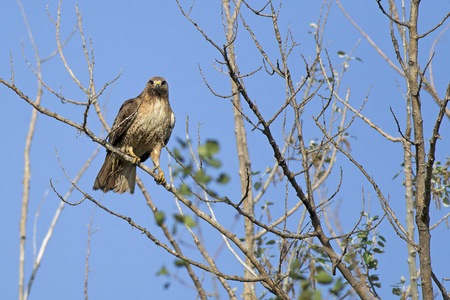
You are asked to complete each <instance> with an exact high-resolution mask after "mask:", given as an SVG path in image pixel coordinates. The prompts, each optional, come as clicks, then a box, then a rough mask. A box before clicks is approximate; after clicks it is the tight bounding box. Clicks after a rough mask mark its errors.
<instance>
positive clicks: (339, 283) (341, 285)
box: [330, 277, 345, 296]
mask: <svg viewBox="0 0 450 300" xmlns="http://www.w3.org/2000/svg"><path fill="white" fill-rule="evenodd" d="M344 287H345V283H342V278H341V277H338V279H337V280H336V282H335V284H334V286H333V287H332V288H331V290H330V292H331V293H332V294H334V295H336V296H337V295H338V294H339V292H340V291H342V290H343V289H344Z"/></svg>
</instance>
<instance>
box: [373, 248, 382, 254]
mask: <svg viewBox="0 0 450 300" xmlns="http://www.w3.org/2000/svg"><path fill="white" fill-rule="evenodd" d="M373 252H375V253H384V251H383V250H381V249H380V248H373Z"/></svg>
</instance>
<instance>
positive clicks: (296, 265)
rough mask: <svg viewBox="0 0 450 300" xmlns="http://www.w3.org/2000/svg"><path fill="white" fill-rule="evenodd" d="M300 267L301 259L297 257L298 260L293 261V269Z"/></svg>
mask: <svg viewBox="0 0 450 300" xmlns="http://www.w3.org/2000/svg"><path fill="white" fill-rule="evenodd" d="M298 267H300V260H299V259H296V260H294V261H293V262H292V265H291V270H295V269H297V268H298Z"/></svg>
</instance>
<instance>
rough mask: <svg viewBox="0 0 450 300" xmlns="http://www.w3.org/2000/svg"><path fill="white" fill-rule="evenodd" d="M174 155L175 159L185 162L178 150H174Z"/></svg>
mask: <svg viewBox="0 0 450 300" xmlns="http://www.w3.org/2000/svg"><path fill="white" fill-rule="evenodd" d="M173 155H175V157H176V158H177V159H178V160H179V161H181V162H184V158H183V156H182V155H181V153H180V151H179V150H178V149H177V148H175V149H173Z"/></svg>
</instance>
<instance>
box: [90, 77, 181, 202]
mask: <svg viewBox="0 0 450 300" xmlns="http://www.w3.org/2000/svg"><path fill="white" fill-rule="evenodd" d="M174 125H175V115H174V113H173V111H172V109H171V108H170V103H169V86H168V84H167V81H166V80H165V79H164V78H162V77H153V78H151V79H150V80H149V81H148V82H147V86H146V87H145V89H144V91H143V92H142V93H141V94H140V95H139V96H137V97H136V98H133V99H130V100H127V101H125V102H124V103H123V104H122V106H121V107H120V109H119V113H118V114H117V117H116V118H115V120H114V123H113V125H112V128H111V132H110V134H109V143H110V144H111V145H113V146H114V147H116V148H119V149H120V150H122V151H123V152H125V153H127V154H129V155H131V156H133V157H134V158H135V161H134V163H131V162H128V161H126V160H124V159H123V158H122V157H120V156H119V155H117V154H115V153H113V152H111V151H107V152H106V158H105V162H104V163H103V166H102V168H101V169H100V171H99V172H98V175H97V178H96V179H95V183H94V187H93V189H94V190H102V191H103V192H104V193H106V192H108V191H111V190H112V191H114V192H116V193H121V194H122V193H125V192H130V193H131V194H133V193H134V187H135V180H136V164H137V163H138V162H139V161H140V162H144V161H146V160H147V159H148V158H149V157H150V158H151V159H152V161H153V164H154V165H155V167H156V168H157V169H158V179H157V180H156V181H157V183H158V184H165V182H166V180H165V178H164V173H163V171H162V170H161V167H160V166H159V156H160V155H161V150H162V148H163V147H164V146H165V145H166V144H167V142H168V141H169V138H170V135H171V133H172V129H173V127H174Z"/></svg>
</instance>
